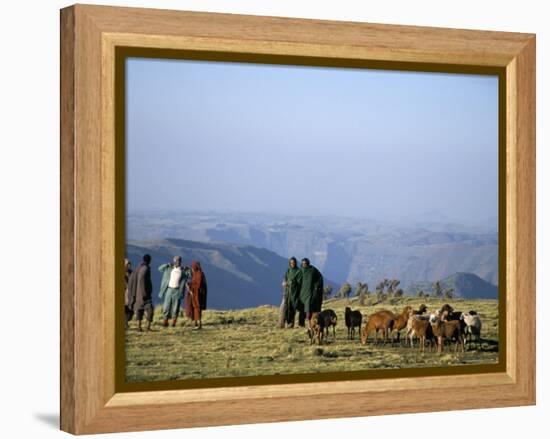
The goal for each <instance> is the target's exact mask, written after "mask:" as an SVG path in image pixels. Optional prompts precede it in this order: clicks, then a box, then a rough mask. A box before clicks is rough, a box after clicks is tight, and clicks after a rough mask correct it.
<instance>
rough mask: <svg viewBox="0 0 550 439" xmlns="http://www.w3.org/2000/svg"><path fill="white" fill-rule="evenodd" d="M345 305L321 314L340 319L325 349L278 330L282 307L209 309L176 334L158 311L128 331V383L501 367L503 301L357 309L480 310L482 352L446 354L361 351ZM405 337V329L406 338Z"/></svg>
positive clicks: (413, 301) (301, 334) (331, 303)
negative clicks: (350, 335)
mask: <svg viewBox="0 0 550 439" xmlns="http://www.w3.org/2000/svg"><path fill="white" fill-rule="evenodd" d="M348 303H349V302H348V301H347V300H346V299H339V300H335V299H332V300H328V301H325V303H324V304H323V309H328V308H330V309H333V310H335V311H336V313H337V315H338V319H339V321H338V325H337V327H336V341H335V342H334V341H332V330H331V335H329V338H328V341H327V342H325V343H323V344H322V345H321V346H317V345H310V342H309V338H308V337H307V333H306V329H304V328H294V329H278V328H277V321H278V308H277V307H274V306H261V307H258V308H249V309H243V310H235V311H230V310H228V311H217V310H207V311H205V312H204V314H203V328H202V330H199V331H196V330H193V329H192V326H191V324H190V323H189V322H188V321H187V320H186V319H182V318H180V319H179V321H178V325H177V326H176V327H175V328H172V327H169V328H163V327H162V325H161V322H162V320H161V319H162V316H161V312H160V309H156V311H155V321H154V323H153V331H151V332H148V333H147V332H138V331H137V325H136V322H131V323H130V328H129V329H128V330H127V331H126V379H127V381H128V382H140V381H158V380H180V379H188V378H195V379H196V378H214V377H235V376H253V375H275V374H293V373H310V372H342V371H356V370H366V369H381V368H405V367H429V366H450V365H461V364H481V363H496V362H497V361H498V302H497V301H496V300H464V301H462V300H451V301H449V300H436V299H426V298H424V299H419V298H411V297H405V298H403V299H400V301H399V302H398V303H396V304H393V305H390V304H378V305H373V306H359V305H358V303H357V302H356V301H355V300H351V304H350V306H351V307H352V308H353V309H360V310H361V312H362V313H363V316H364V315H365V314H367V315H370V314H371V313H372V312H374V311H377V310H380V309H390V310H392V311H397V312H401V310H402V308H403V306H405V305H411V306H413V307H415V309H416V308H417V307H418V305H420V304H421V303H425V304H426V305H427V306H428V309H429V310H430V311H431V310H435V309H438V308H440V307H441V306H442V305H443V303H450V304H451V305H452V306H453V307H454V308H455V310H460V311H466V312H467V311H469V310H471V309H473V310H476V311H477V312H478V313H479V314H480V316H481V318H482V320H483V328H482V332H481V337H482V340H483V343H482V346H481V348H480V349H478V350H473V349H472V350H468V345H467V347H466V352H464V353H460V352H458V353H455V352H454V346H453V348H452V349H450V348H449V347H446V349H445V351H444V352H443V353H442V354H437V353H436V352H430V351H429V350H426V353H424V354H420V353H419V352H418V349H417V348H414V349H411V348H410V347H406V346H404V345H401V346H393V347H392V346H390V345H386V346H384V347H383V346H382V345H377V346H373V345H372V344H371V343H369V344H367V345H365V346H364V345H361V343H360V341H359V340H358V339H359V337H358V336H356V338H355V341H351V340H347V330H346V327H345V323H344V308H345V307H346V306H348ZM404 332H405V331H402V335H404Z"/></svg>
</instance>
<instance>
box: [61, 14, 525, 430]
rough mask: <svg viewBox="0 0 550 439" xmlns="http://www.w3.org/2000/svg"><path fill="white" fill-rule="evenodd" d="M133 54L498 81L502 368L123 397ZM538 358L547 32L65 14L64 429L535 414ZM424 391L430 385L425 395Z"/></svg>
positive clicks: (196, 16)
mask: <svg viewBox="0 0 550 439" xmlns="http://www.w3.org/2000/svg"><path fill="white" fill-rule="evenodd" d="M120 48H126V49H128V48H141V49H143V48H145V49H155V50H167V51H195V52H201V53H210V54H223V55H224V56H231V55H232V54H238V53H241V54H242V53H246V54H249V56H256V57H258V59H261V58H262V57H270V56H284V57H290V58H292V59H295V60H298V59H299V60H302V62H303V63H304V64H311V65H315V63H318V62H320V61H319V60H322V62H323V63H324V65H326V64H327V62H328V63H334V65H339V63H342V62H343V61H342V60H345V62H346V63H348V64H349V63H352V64H353V63H357V65H371V66H384V65H386V64H387V63H392V65H393V66H394V67H399V68H402V69H405V70H432V71H441V70H443V71H453V70H454V69H456V70H459V71H465V70H469V69H471V70H472V71H476V70H479V69H493V70H494V71H495V72H498V74H499V75H501V76H500V77H501V78H503V79H504V82H503V84H504V86H503V87H502V89H501V93H500V98H501V99H503V100H504V103H505V108H506V111H505V113H503V114H502V118H501V122H502V123H503V125H502V126H501V127H500V133H501V136H503V139H504V140H505V154H503V157H501V160H500V165H501V173H500V174H499V175H501V176H502V177H503V179H502V181H501V182H500V187H501V189H503V190H502V192H501V197H502V198H503V199H502V204H501V205H502V206H504V209H505V210H504V212H505V215H504V216H503V217H501V218H499V224H500V226H501V227H502V228H504V229H505V235H504V236H505V243H503V244H504V248H505V254H504V256H505V257H504V259H503V260H501V263H502V265H503V266H504V270H505V277H504V279H505V289H504V291H505V304H506V308H505V309H506V313H505V314H506V315H505V317H503V320H502V322H503V323H504V332H505V334H506V337H505V340H504V342H505V345H504V346H503V348H504V349H503V352H504V353H505V354H504V355H505V362H504V363H503V365H504V366H503V367H502V370H499V371H494V372H490V373H469V374H462V375H456V374H454V375H450V374H445V373H440V374H437V375H431V376H417V377H414V378H412V377H399V375H396V374H394V375H392V376H391V377H383V378H382V377H373V378H369V379H360V380H357V379H353V380H351V379H350V380H342V379H340V380H334V381H330V382H329V383H327V382H326V381H325V382H295V383H292V382H287V383H284V384H262V385H254V384H249V385H244V386H243V385H241V386H224V387H213V388H196V389H193V388H187V389H177V390H170V389H165V390H156V391H133V392H123V391H120V387H119V386H117V384H116V374H117V371H116V370H115V356H116V346H115V332H116V327H117V326H116V324H115V320H116V319H115V315H116V301H115V294H114V291H115V289H116V288H117V282H116V280H115V279H117V276H116V273H115V266H116V264H115V261H116V260H119V259H120V257H119V256H120V255H118V254H116V252H115V241H116V239H117V238H116V237H117V234H119V233H120V230H123V229H121V228H120V227H121V226H120V223H121V216H120V209H118V213H117V206H119V207H120V205H121V203H123V200H121V199H120V193H121V191H118V192H117V191H116V190H115V188H116V185H117V179H116V175H117V173H116V169H117V166H121V160H120V157H118V160H117V149H116V147H115V145H116V143H117V136H121V135H122V134H121V130H120V129H116V123H115V120H116V106H115V102H116V99H115V97H116V93H118V92H119V90H117V87H116V81H117V78H116V74H115V72H116V53H117V51H118V50H120ZM119 140H120V139H119ZM123 164H124V163H122V165H123ZM501 270H502V268H501ZM535 362H536V359H535V36H534V35H531V34H520V33H505V32H486V31H472V30H457V29H439V28H427V27H411V26H393V25H380V24H367V23H351V22H335V21H319V20H303V19H292V18H275V17H257V16H245V15H233V14H217V13H216V14H214V13H200V12H179V11H167V10H152V9H134V8H118V7H105V6H91V5H76V6H71V7H68V8H65V9H63V10H62V11H61V429H62V430H64V431H67V432H70V433H74V434H86V433H100V432H117V431H133V430H149V429H161V428H178V427H195V426H209V425H224V424H239V423H254V422H272V421H289V420H300V419H321V418H334V417H347V416H368V415H378V414H390V413H411V412H426V411H438V410H454V409H467V408H484V407H505V406H516V405H529V404H534V403H535ZM442 389H444V390H445V391H444V392H442ZM415 390H422V395H423V397H422V398H421V399H420V400H419V399H418V398H417V396H416V394H415V392H414V391H415ZM467 390H472V391H475V392H476V393H475V395H476V396H475V398H472V397H471V394H470V393H469V392H468V391H467ZM320 395H322V396H323V397H322V398H319V396H320ZM167 407H169V409H167Z"/></svg>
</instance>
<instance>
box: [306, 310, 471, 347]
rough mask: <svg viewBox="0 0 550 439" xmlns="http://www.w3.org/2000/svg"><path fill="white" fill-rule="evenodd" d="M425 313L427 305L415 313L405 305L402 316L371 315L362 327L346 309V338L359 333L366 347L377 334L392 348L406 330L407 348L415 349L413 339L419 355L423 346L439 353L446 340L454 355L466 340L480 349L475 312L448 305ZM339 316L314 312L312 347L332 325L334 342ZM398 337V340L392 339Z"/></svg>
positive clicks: (355, 313) (356, 316)
mask: <svg viewBox="0 0 550 439" xmlns="http://www.w3.org/2000/svg"><path fill="white" fill-rule="evenodd" d="M426 311H427V307H426V305H421V306H420V307H419V309H418V310H414V309H413V308H412V307H411V306H405V307H404V308H403V311H402V312H401V314H395V313H393V312H391V311H388V310H381V311H378V312H375V313H373V314H371V315H370V316H369V317H368V319H366V323H365V325H364V327H363V328H362V329H361V325H362V323H363V315H362V314H361V312H360V311H358V310H355V311H352V310H351V308H349V307H347V308H346V310H345V323H346V327H347V329H348V339H350V340H354V339H355V333H356V330H357V331H361V343H362V344H366V343H367V341H368V337H369V335H370V334H371V333H373V332H374V339H373V343H378V333H379V332H380V333H381V335H382V339H381V340H380V342H383V343H384V344H386V342H387V341H388V339H389V337H391V342H392V345H393V344H394V343H395V342H397V343H400V340H399V337H400V332H401V330H403V329H406V338H405V343H406V344H408V343H407V342H410V346H411V347H414V338H415V337H416V338H418V340H419V349H420V352H425V347H426V343H428V344H429V346H430V349H432V348H434V349H435V348H437V352H439V353H441V352H442V350H443V346H444V343H445V341H446V340H451V341H455V352H456V351H458V348H459V347H460V348H461V351H462V352H464V344H465V341H466V339H468V341H469V342H470V345H471V342H472V338H473V340H474V342H475V343H477V344H479V346H481V338H480V334H481V318H480V316H479V315H478V314H477V312H476V311H469V312H468V313H463V312H460V311H455V310H454V309H453V307H452V306H451V305H449V304H446V305H443V307H442V308H441V309H439V310H437V311H435V312H433V313H431V314H425V313H426ZM337 321H338V317H337V315H336V313H335V312H334V311H333V310H332V309H325V310H323V311H321V312H318V313H313V315H312V317H311V321H310V325H309V328H308V333H309V338H310V342H311V344H313V343H315V341H316V342H317V343H318V344H321V343H322V342H323V339H327V338H328V335H329V329H330V327H331V326H332V335H333V338H334V340H335V339H336V323H337ZM394 334H397V337H394Z"/></svg>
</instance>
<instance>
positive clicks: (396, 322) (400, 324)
mask: <svg viewBox="0 0 550 439" xmlns="http://www.w3.org/2000/svg"><path fill="white" fill-rule="evenodd" d="M412 310H413V309H412V307H411V306H409V305H407V306H406V307H405V308H403V311H402V312H401V314H394V316H393V331H397V343H399V340H400V335H401V330H402V329H403V328H404V327H405V326H407V322H408V321H409V314H410V313H411V311H412ZM393 342H394V339H393V338H392V345H393Z"/></svg>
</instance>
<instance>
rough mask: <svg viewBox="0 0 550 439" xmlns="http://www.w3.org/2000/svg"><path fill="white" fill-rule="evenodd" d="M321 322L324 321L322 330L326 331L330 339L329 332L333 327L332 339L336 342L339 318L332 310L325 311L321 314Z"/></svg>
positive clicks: (326, 335)
mask: <svg viewBox="0 0 550 439" xmlns="http://www.w3.org/2000/svg"><path fill="white" fill-rule="evenodd" d="M318 319H319V320H322V328H323V329H324V331H325V337H326V338H328V330H329V328H330V327H331V326H332V337H333V339H334V340H336V323H337V322H338V317H337V316H336V313H335V312H334V311H333V310H332V309H325V310H323V311H321V312H320V313H319V316H318Z"/></svg>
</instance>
